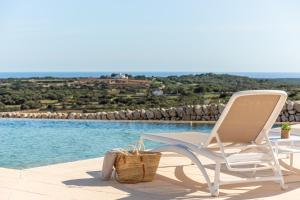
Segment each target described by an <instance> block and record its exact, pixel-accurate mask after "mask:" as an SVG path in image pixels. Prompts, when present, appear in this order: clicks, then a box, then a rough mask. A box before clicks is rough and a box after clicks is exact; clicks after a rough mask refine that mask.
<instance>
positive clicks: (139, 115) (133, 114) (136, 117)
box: [132, 110, 141, 120]
mask: <svg viewBox="0 0 300 200" xmlns="http://www.w3.org/2000/svg"><path fill="white" fill-rule="evenodd" d="M132 116H133V119H134V120H140V118H141V113H140V112H139V110H134V111H133V113H132Z"/></svg>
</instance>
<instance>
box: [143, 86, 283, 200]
mask: <svg viewBox="0 0 300 200" xmlns="http://www.w3.org/2000/svg"><path fill="white" fill-rule="evenodd" d="M286 98H287V94H286V93H285V92H284V91H277V90H253V91H242V92H238V93H235V94H234V95H233V96H232V97H231V98H230V100H229V102H228V103H227V106H226V107H225V109H224V111H223V113H222V114H221V116H220V118H219V120H218V121H217V122H216V124H215V126H214V128H213V130H212V132H211V134H210V135H208V134H207V133H199V132H194V133H193V132H191V133H168V134H143V135H142V136H141V139H147V140H152V141H157V142H161V143H165V145H163V146H161V147H158V148H155V149H153V150H152V151H160V152H175V153H178V154H181V155H184V156H186V157H188V158H189V159H190V160H191V161H192V163H193V164H195V165H197V167H198V168H199V169H200V171H201V172H202V174H203V176H204V178H205V180H206V182H207V184H208V188H209V191H210V193H211V195H212V196H218V194H219V187H220V185H225V184H234V183H241V182H256V181H276V182H279V183H280V186H281V188H282V189H283V188H284V187H285V185H284V180H283V177H282V173H281V170H280V166H279V162H278V159H277V157H276V154H275V153H274V151H273V149H272V146H271V143H270V141H269V139H268V135H267V134H268V132H269V130H270V129H271V127H272V125H273V124H274V123H275V121H276V118H277V117H278V115H279V113H280V111H281V109H282V107H283V105H284V103H285V101H286ZM197 156H205V157H207V158H209V159H211V160H213V161H214V162H215V176H214V181H213V182H212V181H211V180H210V178H209V176H208V174H207V172H206V169H205V167H204V166H203V164H202V163H201V161H200V159H199V158H198V157H197ZM221 164H225V165H226V167H227V169H228V170H229V171H233V172H256V171H257V170H273V173H272V174H273V175H271V176H264V177H258V176H256V174H255V173H253V176H254V177H253V178H246V179H241V180H234V181H233V180H231V181H223V180H221V179H220V167H221Z"/></svg>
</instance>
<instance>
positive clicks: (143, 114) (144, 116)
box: [140, 109, 147, 120]
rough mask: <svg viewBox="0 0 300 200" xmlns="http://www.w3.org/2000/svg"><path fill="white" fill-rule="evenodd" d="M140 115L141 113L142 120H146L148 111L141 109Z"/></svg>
mask: <svg viewBox="0 0 300 200" xmlns="http://www.w3.org/2000/svg"><path fill="white" fill-rule="evenodd" d="M140 113H141V119H143V120H146V119H147V115H146V111H145V110H144V109H141V111H140Z"/></svg>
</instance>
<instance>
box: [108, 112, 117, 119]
mask: <svg viewBox="0 0 300 200" xmlns="http://www.w3.org/2000/svg"><path fill="white" fill-rule="evenodd" d="M106 117H107V119H108V120H114V119H115V114H114V113H113V112H108V113H107V114H106Z"/></svg>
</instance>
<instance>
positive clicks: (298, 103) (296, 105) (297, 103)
mask: <svg viewBox="0 0 300 200" xmlns="http://www.w3.org/2000/svg"><path fill="white" fill-rule="evenodd" d="M294 109H295V111H296V112H298V113H300V101H295V103H294Z"/></svg>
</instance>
